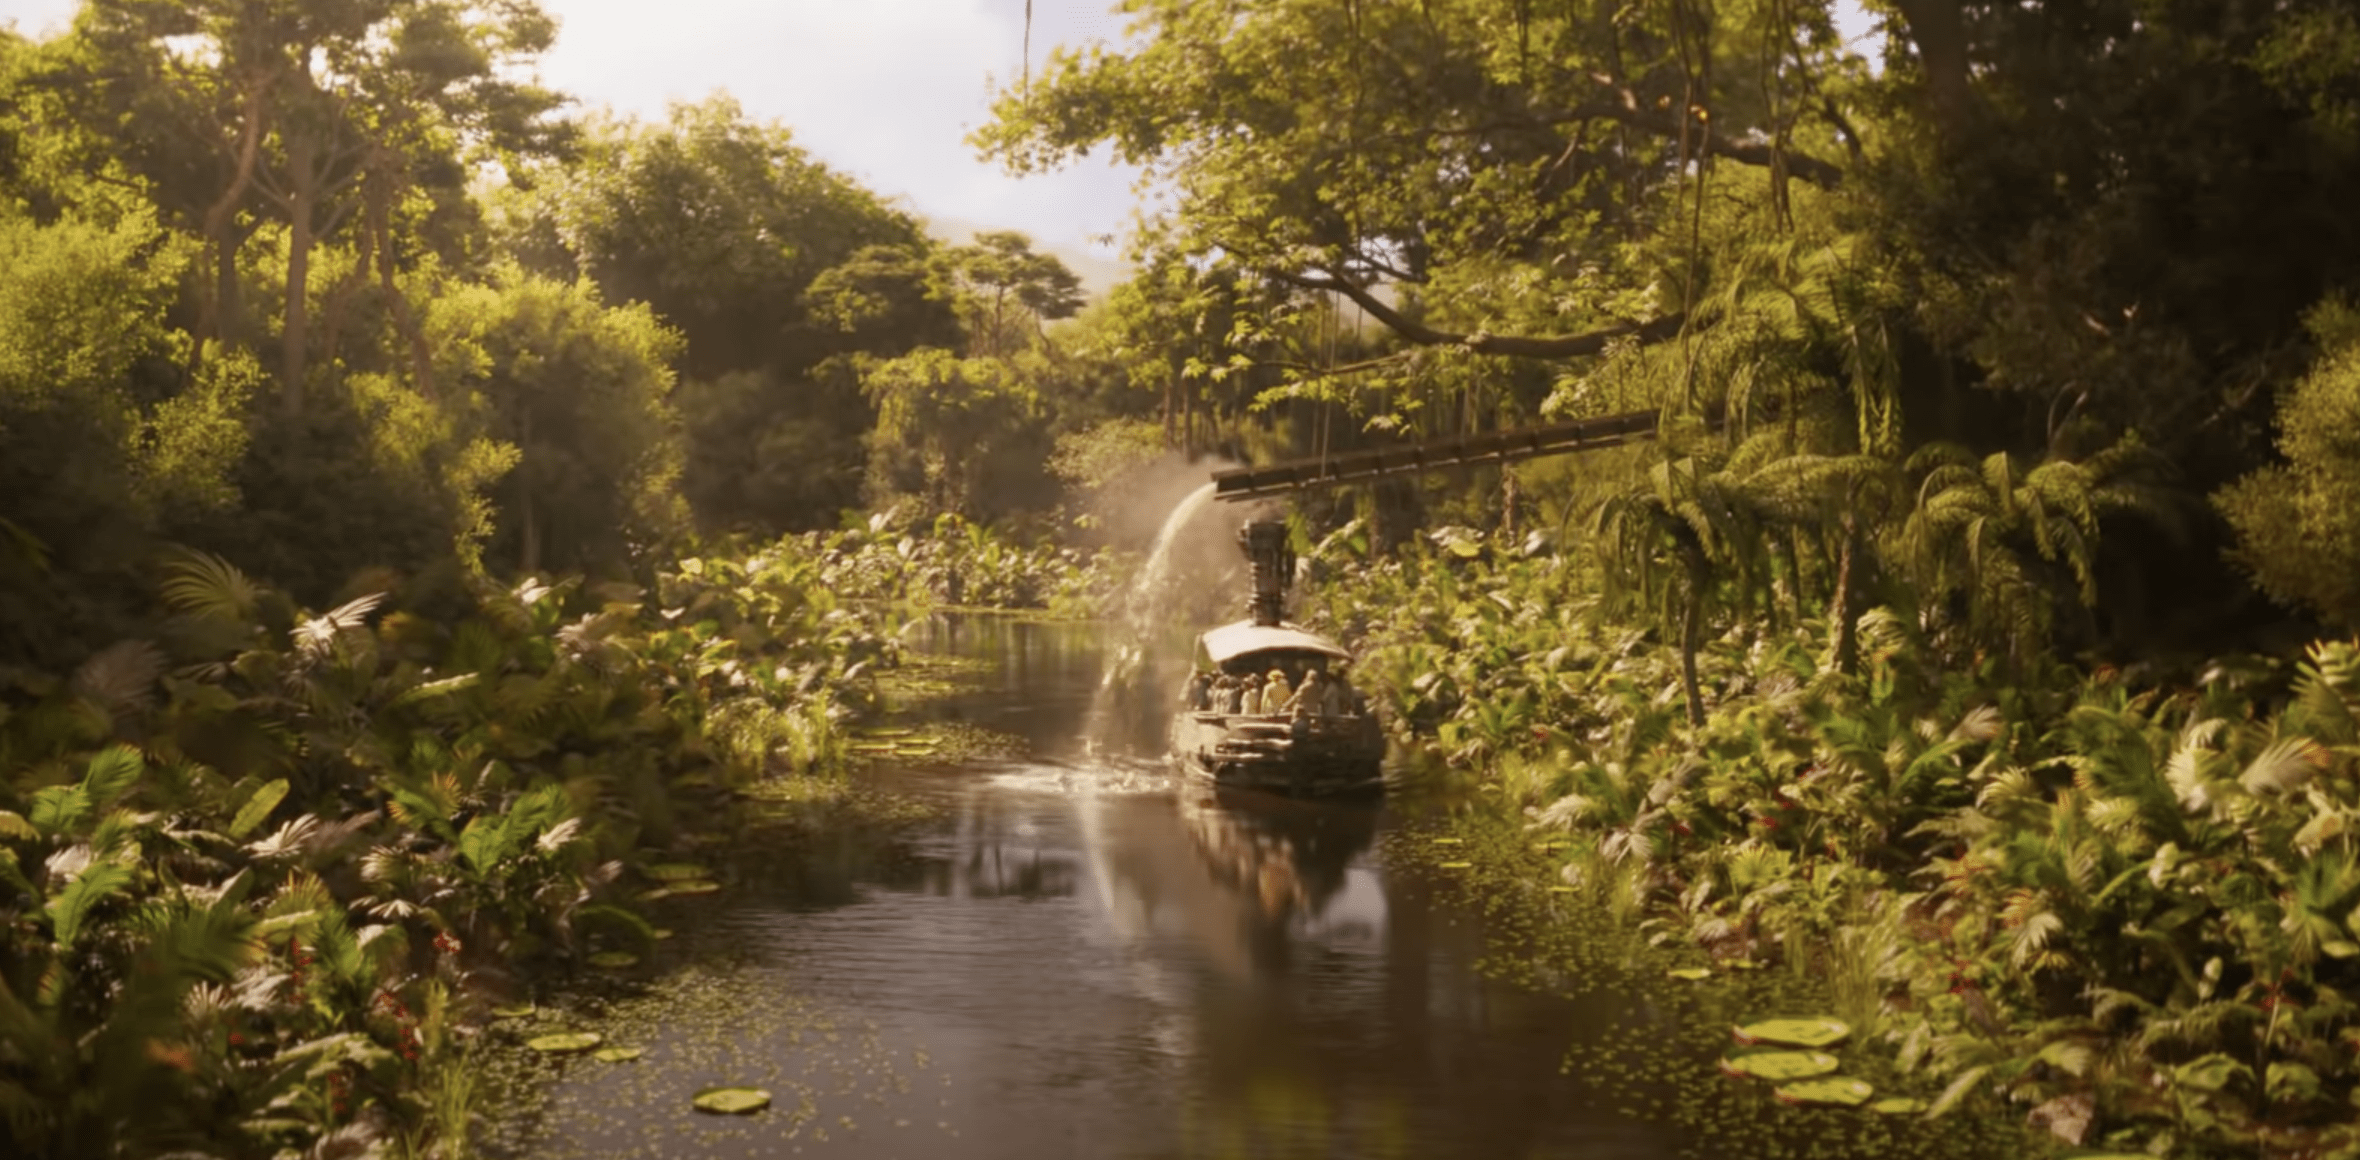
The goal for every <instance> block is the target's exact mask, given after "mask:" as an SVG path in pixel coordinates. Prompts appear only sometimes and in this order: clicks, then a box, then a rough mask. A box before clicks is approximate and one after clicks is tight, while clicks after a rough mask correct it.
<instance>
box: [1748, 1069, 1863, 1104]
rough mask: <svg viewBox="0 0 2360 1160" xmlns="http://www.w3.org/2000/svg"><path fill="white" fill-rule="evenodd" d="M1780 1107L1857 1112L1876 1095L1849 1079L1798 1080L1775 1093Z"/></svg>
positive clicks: (1845, 1076)
mask: <svg viewBox="0 0 2360 1160" xmlns="http://www.w3.org/2000/svg"><path fill="white" fill-rule="evenodd" d="M1771 1094H1773V1095H1776V1096H1777V1097H1778V1101H1779V1102H1780V1103H1786V1104H1794V1105H1797V1106H1799V1107H1806V1108H1857V1107H1859V1106H1860V1105H1862V1104H1865V1103H1867V1102H1868V1097H1870V1096H1873V1095H1875V1094H1877V1089H1876V1088H1875V1087H1874V1086H1872V1085H1871V1084H1870V1083H1869V1082H1868V1081H1867V1080H1864V1079H1853V1078H1852V1077H1851V1076H1848V1075H1831V1076H1826V1077H1824V1078H1821V1079H1806V1080H1798V1081H1796V1082H1794V1083H1790V1084H1782V1085H1780V1086H1779V1088H1778V1090H1777V1091H1776V1092H1773V1093H1771Z"/></svg>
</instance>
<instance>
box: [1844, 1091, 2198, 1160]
mask: <svg viewBox="0 0 2360 1160" xmlns="http://www.w3.org/2000/svg"><path fill="white" fill-rule="evenodd" d="M1926 1107H1927V1105H1926V1101H1924V1100H1921V1099H1919V1098H1917V1097H1916V1096H1886V1097H1885V1098H1883V1099H1881V1100H1878V1101H1877V1102H1875V1103H1873V1104H1870V1105H1868V1110H1869V1111H1872V1112H1875V1113H1876V1114H1878V1115H1880V1116H1916V1115H1922V1114H1924V1112H1925V1110H1926ZM2150 1160H2152V1158H2150Z"/></svg>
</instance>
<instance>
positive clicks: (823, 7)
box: [0, 0, 1133, 253]
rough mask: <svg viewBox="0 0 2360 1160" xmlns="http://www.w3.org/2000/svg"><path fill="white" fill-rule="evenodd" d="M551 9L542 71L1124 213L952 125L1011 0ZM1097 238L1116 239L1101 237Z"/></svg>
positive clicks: (1020, 214)
mask: <svg viewBox="0 0 2360 1160" xmlns="http://www.w3.org/2000/svg"><path fill="white" fill-rule="evenodd" d="M75 3H76V0H0V21H7V20H14V21H15V22H16V24H17V27H18V28H19V30H21V31H23V32H26V33H30V34H39V33H42V32H47V31H52V30H55V29H57V28H62V27H63V26H64V25H65V23H66V21H67V20H68V19H69V18H70V17H71V15H72V13H73V11H74V8H75ZM541 5H542V7H543V8H544V9H545V10H547V11H548V12H550V13H552V14H554V15H556V16H557V17H558V18H559V19H560V21H562V25H563V26H562V28H561V29H560V31H559V33H558V38H557V47H556V48H555V49H553V50H551V52H550V53H549V55H548V56H547V57H545V58H543V61H542V78H543V79H544V80H545V81H547V82H548V83H549V84H551V85H553V86H555V87H557V88H559V89H562V90H564V91H566V92H568V93H571V94H573V95H574V96H575V97H576V98H577V99H578V100H580V101H581V102H582V104H584V105H587V106H598V105H607V106H611V107H613V108H615V109H616V110H618V111H622V112H629V113H636V114H640V115H642V116H647V117H660V116H662V115H663V111H664V105H665V103H666V102H667V101H672V100H677V99H695V98H699V97H703V96H705V95H706V94H708V93H711V92H713V91H714V90H716V89H727V90H729V92H730V93H731V94H733V95H734V96H736V97H737V99H738V101H739V103H740V104H742V105H744V106H745V109H746V111H747V112H748V113H749V114H750V115H752V116H756V117H761V118H768V119H776V120H779V121H783V122H785V123H786V124H787V125H788V126H789V127H791V128H792V129H793V130H794V132H795V137H796V139H797V140H798V141H799V142H800V143H801V144H802V145H803V147H804V148H806V149H808V150H810V151H811V152H812V154H813V155H814V156H817V157H819V158H820V159H821V160H823V161H826V162H827V163H828V164H830V165H832V166H834V167H836V168H837V169H839V170H842V171H844V172H846V173H849V174H851V175H852V176H853V177H855V178H857V179H858V180H860V181H861V182H862V183H863V184H866V185H867V186H869V187H870V188H871V189H875V190H877V191H878V192H880V193H883V194H885V195H887V196H891V197H899V198H901V199H902V200H903V203H904V204H905V205H907V206H908V207H909V208H910V209H912V210H914V211H915V212H917V213H919V214H923V215H925V216H927V217H933V218H951V219H958V220H960V221H964V222H966V223H970V224H974V225H982V226H994V227H1001V228H1010V229H1019V230H1023V231H1025V232H1026V233H1029V234H1032V235H1033V236H1034V237H1036V238H1038V239H1040V240H1041V241H1043V242H1045V243H1052V244H1057V245H1062V246H1076V247H1079V246H1082V245H1084V244H1086V243H1087V242H1088V240H1089V239H1090V238H1091V237H1093V236H1095V235H1102V234H1112V233H1117V232H1119V231H1121V230H1122V229H1123V228H1124V226H1125V225H1126V224H1127V223H1128V221H1129V220H1130V214H1131V206H1132V204H1133V199H1132V194H1131V175H1130V174H1129V173H1127V172H1122V171H1117V170H1116V169H1114V168H1113V167H1111V166H1108V165H1104V164H1098V163H1085V164H1083V165H1080V166H1076V167H1074V168H1071V169H1068V170H1064V171H1061V172H1058V173H1054V174H1049V175H1047V176H1043V177H1030V178H1025V179H1022V180H1018V179H1016V178H1012V177H1008V176H1005V175H1003V174H1002V173H1001V172H1000V171H999V168H998V167H997V166H996V165H993V164H989V163H986V162H983V161H978V160H976V158H975V151H974V150H973V149H971V148H969V147H968V146H967V145H966V144H965V143H964V142H963V141H962V138H964V137H965V136H966V135H967V132H968V131H969V130H970V129H972V128H974V127H975V126H977V125H979V124H981V123H982V122H983V121H984V120H985V119H986V116H987V112H988V108H989V100H990V94H991V85H992V84H993V82H994V81H995V80H1002V81H1004V80H1008V79H1011V78H1014V77H1015V76H1016V75H1017V73H1018V71H1019V69H1020V68H1021V67H1022V65H1023V62H1024V48H1023V45H1024V7H1025V0H654V2H650V0H541ZM1111 7H1112V0H1033V31H1032V54H1033V59H1034V61H1035V62H1036V63H1037V62H1039V61H1041V60H1043V59H1046V57H1047V56H1048V52H1049V49H1050V47H1051V46H1054V45H1057V44H1083V43H1088V42H1089V41H1092V40H1113V39H1116V38H1117V37H1119V36H1120V35H1121V32H1122V21H1121V19H1120V18H1118V17H1116V16H1114V15H1112V14H1110V13H1109V12H1108V11H1107V10H1108V9H1109V8H1111ZM1099 252H1101V253H1112V252H1114V251H1112V250H1110V249H1105V248H1102V247H1101V248H1099Z"/></svg>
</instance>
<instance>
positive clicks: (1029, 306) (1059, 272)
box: [945, 230, 1082, 358]
mask: <svg viewBox="0 0 2360 1160" xmlns="http://www.w3.org/2000/svg"><path fill="white" fill-rule="evenodd" d="M945 258H946V261H945V265H947V266H948V267H949V272H950V275H951V277H952V278H953V279H955V280H956V282H957V283H958V285H959V286H960V287H961V288H962V289H963V290H964V291H965V295H964V297H963V299H962V305H964V306H965V310H964V311H963V313H965V314H966V316H967V330H968V333H969V335H970V336H971V338H970V346H971V347H972V348H973V350H974V353H976V354H979V355H982V356H984V357H986V358H991V357H996V356H1000V355H1007V354H1012V353H1014V352H1016V351H1018V350H1021V349H1023V348H1024V347H1026V346H1029V345H1033V344H1037V343H1039V342H1042V341H1044V340H1045V339H1046V337H1047V336H1046V335H1045V334H1044V333H1043V330H1042V328H1043V327H1044V326H1046V325H1047V324H1049V323H1050V322H1054V321H1056V320H1057V319H1060V318H1071V317H1073V315H1074V313H1075V312H1076V311H1078V310H1080V309H1081V308H1082V280H1081V279H1080V278H1078V277H1076V276H1075V275H1074V272H1073V271H1072V270H1069V269H1067V268H1066V265H1065V263H1064V262H1061V261H1058V260H1057V256H1056V255H1055V254H1037V253H1034V252H1033V248H1032V239H1031V238H1028V237H1026V236H1024V235H1023V234H1021V233H1017V232H1015V231H1013V230H987V231H984V232H981V233H978V234H976V235H975V241H974V243H973V244H972V245H965V246H956V247H953V248H952V249H951V251H950V252H949V254H947V255H946V256H945Z"/></svg>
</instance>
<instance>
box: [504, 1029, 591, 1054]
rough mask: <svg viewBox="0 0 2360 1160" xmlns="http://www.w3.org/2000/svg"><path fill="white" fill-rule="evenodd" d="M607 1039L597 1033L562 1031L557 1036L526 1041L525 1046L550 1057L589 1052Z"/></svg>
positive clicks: (542, 1036) (545, 1036)
mask: <svg viewBox="0 0 2360 1160" xmlns="http://www.w3.org/2000/svg"><path fill="white" fill-rule="evenodd" d="M605 1038H606V1037H605V1036H603V1035H600V1034H599V1033H597V1032H595V1031H560V1032H558V1033H557V1034H555V1035H540V1036H535V1037H534V1038H531V1039H527V1040H525V1041H524V1045H525V1046H526V1047H528V1048H531V1049H532V1050H534V1051H539V1052H544V1053H546V1054H549V1055H570V1054H572V1053H574V1052H577V1051H588V1050H590V1049H591V1048H593V1047H596V1046H598V1045H599V1043H600V1042H601V1041H603V1040H604V1039H605Z"/></svg>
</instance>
